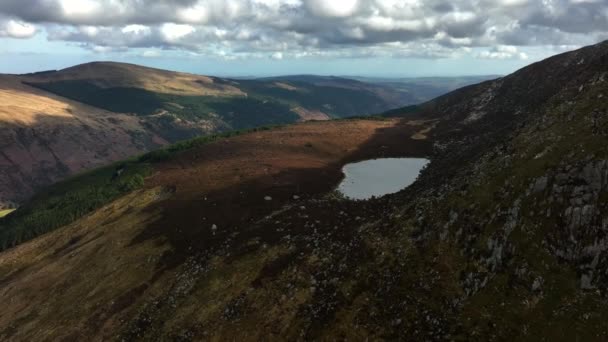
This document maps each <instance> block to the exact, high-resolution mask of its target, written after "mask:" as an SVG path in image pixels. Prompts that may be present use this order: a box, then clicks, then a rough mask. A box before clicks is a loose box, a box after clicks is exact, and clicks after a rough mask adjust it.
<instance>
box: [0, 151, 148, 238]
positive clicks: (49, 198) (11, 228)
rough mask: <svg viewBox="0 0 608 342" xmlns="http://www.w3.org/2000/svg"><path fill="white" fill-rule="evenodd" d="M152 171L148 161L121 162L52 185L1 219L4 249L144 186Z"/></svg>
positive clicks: (65, 223) (0, 226)
mask: <svg viewBox="0 0 608 342" xmlns="http://www.w3.org/2000/svg"><path fill="white" fill-rule="evenodd" d="M120 170H122V171H120ZM150 170H151V168H150V166H149V165H148V164H146V163H140V162H133V161H131V162H123V163H117V164H113V165H110V166H107V167H103V168H100V169H96V170H93V171H90V172H87V173H84V174H81V175H78V176H75V177H72V178H70V179H68V180H65V181H63V182H59V183H57V184H55V185H53V186H51V187H49V188H48V189H47V190H46V191H43V192H41V193H39V194H38V195H36V196H35V197H34V198H33V199H32V200H30V201H29V202H28V203H27V204H25V205H24V206H22V207H21V208H19V210H17V211H15V212H14V213H13V214H11V215H9V216H6V217H4V218H2V219H0V250H5V249H7V248H10V247H13V246H15V245H18V244H20V243H22V242H25V241H28V240H31V239H33V238H35V237H37V236H40V235H42V234H44V233H47V232H49V231H52V230H54V229H56V228H59V227H62V226H64V225H67V224H69V223H72V222H74V221H75V220H77V219H78V218H80V217H82V216H84V215H86V214H88V213H90V212H92V211H93V210H95V209H97V208H99V207H101V206H103V205H105V204H106V203H109V202H110V201H112V200H114V199H116V198H118V197H120V196H122V195H124V194H126V193H129V192H131V191H133V190H135V189H138V188H141V187H142V186H143V185H144V178H145V177H146V176H147V175H148V174H149V173H150Z"/></svg>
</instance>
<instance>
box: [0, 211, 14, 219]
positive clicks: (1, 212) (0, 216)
mask: <svg viewBox="0 0 608 342" xmlns="http://www.w3.org/2000/svg"><path fill="white" fill-rule="evenodd" d="M13 211H15V209H5V210H0V218H2V217H4V216H6V215H8V214H10V213H12V212H13Z"/></svg>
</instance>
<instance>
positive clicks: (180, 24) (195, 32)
mask: <svg viewBox="0 0 608 342" xmlns="http://www.w3.org/2000/svg"><path fill="white" fill-rule="evenodd" d="M2 18H4V19H2ZM37 32H45V33H46V35H47V37H48V39H50V40H60V41H68V42H73V43H74V44H77V45H79V46H82V47H84V48H86V49H90V50H93V51H103V52H107V51H122V50H128V49H133V48H141V49H143V50H150V51H157V50H158V49H164V50H167V49H174V50H180V51H186V52H191V53H195V54H205V55H216V56H218V57H221V58H228V57H230V58H236V57H239V56H240V57H243V58H248V57H251V56H260V57H264V56H266V57H267V56H279V55H280V56H282V57H283V58H289V57H294V58H302V57H305V56H326V55H332V56H343V57H349V56H350V57H352V58H361V57H364V56H378V55H382V56H394V57H402V56H420V57H422V58H446V56H447V57H451V56H455V55H460V54H463V53H465V54H466V53H468V52H467V51H469V52H470V53H475V54H476V55H475V56H476V57H478V58H502V59H507V58H519V59H525V58H527V55H525V53H523V52H521V51H520V48H521V47H534V46H561V45H584V44H590V43H594V42H597V41H598V40H599V39H602V38H608V4H607V3H606V0H543V1H537V0H476V1H469V0H451V1H448V0H332V1H328V0H120V1H119V0H2V1H0V36H3V37H13V38H28V37H32V36H33V35H35V34H36V33H37ZM506 47H516V48H517V50H518V51H517V52H512V51H508V50H509V49H510V48H506ZM155 49H156V50H155ZM467 49H468V50H467ZM423 50H424V51H423ZM480 50H481V51H482V52H479V51H480ZM473 51H475V52H473Z"/></svg>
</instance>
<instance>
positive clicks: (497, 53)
mask: <svg viewBox="0 0 608 342" xmlns="http://www.w3.org/2000/svg"><path fill="white" fill-rule="evenodd" d="M477 57H479V58H483V59H524V60H525V59H528V55H527V54H525V53H523V52H519V50H518V49H517V47H515V46H510V45H499V46H496V47H494V48H492V49H490V50H487V51H482V52H480V53H479V54H478V55H477Z"/></svg>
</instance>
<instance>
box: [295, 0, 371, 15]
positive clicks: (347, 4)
mask: <svg viewBox="0 0 608 342" xmlns="http://www.w3.org/2000/svg"><path fill="white" fill-rule="evenodd" d="M358 6H359V0H331V1H328V0H307V1H306V7H307V8H308V9H309V10H310V11H311V12H312V13H313V14H314V15H317V16H320V17H348V16H350V15H353V14H354V13H355V11H356V10H357V7H358Z"/></svg>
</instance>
